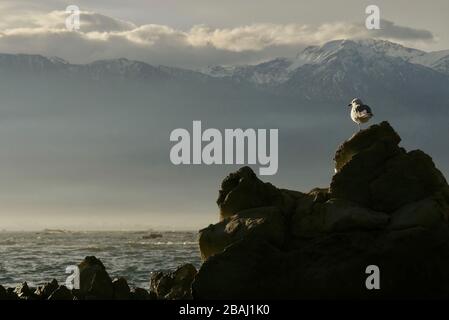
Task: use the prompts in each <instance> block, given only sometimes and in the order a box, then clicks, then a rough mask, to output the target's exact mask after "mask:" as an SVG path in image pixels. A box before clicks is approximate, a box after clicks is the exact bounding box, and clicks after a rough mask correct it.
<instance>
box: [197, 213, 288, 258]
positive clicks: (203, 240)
mask: <svg viewBox="0 0 449 320" xmlns="http://www.w3.org/2000/svg"><path fill="white" fill-rule="evenodd" d="M199 233H200V236H199V244H200V251H201V257H202V258H203V260H205V259H207V258H208V257H210V256H211V255H213V254H215V253H217V252H221V251H223V250H224V249H225V248H226V247H227V246H228V245H230V244H232V243H234V242H236V241H238V240H240V239H243V238H245V237H255V238H262V239H265V240H267V241H269V242H271V243H273V244H274V245H278V246H280V245H282V243H283V241H284V235H285V222H284V217H283V216H282V214H281V212H280V210H279V209H278V208H277V207H260V208H255V209H247V210H243V211H240V212H238V213H236V214H235V215H233V216H231V217H228V218H225V219H223V220H222V221H220V222H219V223H217V224H215V225H210V226H209V227H207V228H205V229H202V230H200V232H199Z"/></svg>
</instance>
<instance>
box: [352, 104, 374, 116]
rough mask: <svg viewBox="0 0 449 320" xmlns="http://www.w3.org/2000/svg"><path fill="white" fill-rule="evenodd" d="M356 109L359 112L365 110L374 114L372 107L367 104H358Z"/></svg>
mask: <svg viewBox="0 0 449 320" xmlns="http://www.w3.org/2000/svg"><path fill="white" fill-rule="evenodd" d="M355 111H357V112H364V111H365V112H366V113H369V114H373V112H372V111H371V108H370V107H369V106H367V105H366V104H364V105H358V106H357V107H356V108H355Z"/></svg>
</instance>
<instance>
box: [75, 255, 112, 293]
mask: <svg viewBox="0 0 449 320" xmlns="http://www.w3.org/2000/svg"><path fill="white" fill-rule="evenodd" d="M78 268H79V271H80V295H82V296H84V297H85V299H100V300H108V299H112V298H113V294H114V288H113V286H112V280H111V278H110V277H109V275H108V273H107V272H106V268H105V267H104V265H103V263H102V262H101V261H100V260H99V259H97V258H96V257H94V256H88V257H86V258H84V260H83V261H82V262H81V263H80V264H79V265H78Z"/></svg>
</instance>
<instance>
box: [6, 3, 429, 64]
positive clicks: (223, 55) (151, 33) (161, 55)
mask: <svg viewBox="0 0 449 320" xmlns="http://www.w3.org/2000/svg"><path fill="white" fill-rule="evenodd" d="M66 17H67V14H66V13H65V12H64V11H51V12H49V13H40V14H36V13H34V14H30V13H23V14H21V15H16V16H12V15H9V16H8V19H6V20H3V22H2V30H3V31H0V52H9V53H16V52H21V53H38V54H43V55H46V56H59V57H62V58H64V59H66V60H69V61H71V62H77V63H86V62H90V61H93V60H97V59H106V58H118V57H127V58H129V59H136V60H142V61H145V62H148V63H151V64H165V65H177V66H182V67H190V68H196V67H204V66H206V65H215V64H239V63H256V62H259V61H261V60H266V59H270V58H273V57H275V56H293V55H295V54H296V53H297V52H298V51H299V50H301V49H302V48H304V47H305V46H308V45H316V44H321V43H324V42H326V41H330V40H335V39H347V38H367V37H373V38H383V39H390V40H395V41H398V42H401V41H404V42H407V44H410V43H412V42H413V41H432V40H433V35H432V33H431V32H429V31H427V30H418V29H413V28H410V27H404V26H397V25H395V24H394V23H393V22H391V21H388V20H382V23H381V26H382V29H381V30H368V29H366V28H365V26H364V25H363V24H360V23H347V22H339V23H338V22H337V23H328V24H321V25H318V26H310V25H303V24H294V23H290V24H271V23H258V24H251V25H246V26H237V27H233V28H212V27H210V26H206V25H196V26H193V27H192V28H190V29H189V30H179V29H175V28H172V27H170V26H166V25H157V24H146V25H141V26H138V25H135V24H134V23H132V22H128V21H123V20H119V19H115V18H112V17H108V16H105V15H102V14H99V13H95V12H88V11H83V12H81V16H80V22H81V29H80V30H79V31H77V32H73V31H69V30H67V29H66V28H65V19H66Z"/></svg>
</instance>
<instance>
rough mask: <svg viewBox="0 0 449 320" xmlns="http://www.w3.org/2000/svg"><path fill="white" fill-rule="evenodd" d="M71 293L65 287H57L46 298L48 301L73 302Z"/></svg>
mask: <svg viewBox="0 0 449 320" xmlns="http://www.w3.org/2000/svg"><path fill="white" fill-rule="evenodd" d="M73 298H74V297H73V294H72V291H71V290H69V289H68V288H67V287H66V286H59V287H58V288H57V289H56V290H55V291H53V293H52V294H51V295H50V296H49V297H48V300H73Z"/></svg>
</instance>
